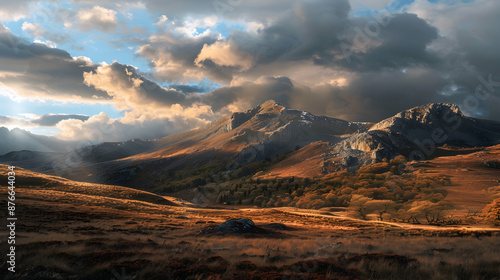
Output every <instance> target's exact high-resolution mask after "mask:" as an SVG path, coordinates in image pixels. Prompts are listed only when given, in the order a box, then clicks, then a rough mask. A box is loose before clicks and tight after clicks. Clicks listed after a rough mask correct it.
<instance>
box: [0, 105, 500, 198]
mask: <svg viewBox="0 0 500 280" xmlns="http://www.w3.org/2000/svg"><path fill="white" fill-rule="evenodd" d="M137 141H138V142H137V143H133V141H132V140H131V141H127V142H122V143H111V144H110V143H103V144H100V145H95V146H90V147H86V148H83V149H80V150H75V151H73V153H72V154H69V155H68V154H66V155H63V156H59V157H57V159H53V158H51V157H48V158H47V159H46V160H45V161H43V160H40V157H43V154H41V155H37V157H36V159H35V160H32V161H31V163H30V164H28V163H29V162H30V161H29V160H26V161H23V160H22V158H23V156H24V157H25V158H26V157H27V156H28V155H27V152H26V151H25V152H23V153H24V155H23V156H21V155H18V156H17V158H19V159H20V160H17V161H16V160H12V159H16V155H13V154H10V155H9V157H0V162H4V163H12V164H17V165H19V166H21V167H26V168H28V169H30V168H32V169H33V168H34V169H35V171H42V172H45V173H55V174H58V172H59V173H60V175H61V176H66V177H68V178H69V179H75V180H83V181H90V182H103V183H106V184H121V185H125V186H128V185H137V184H138V183H140V184H141V187H142V188H144V189H148V188H162V186H165V185H166V186H168V184H171V183H172V182H180V181H182V182H186V183H185V185H186V186H199V185H203V184H208V183H210V182H217V181H221V180H222V181H223V180H231V178H235V177H237V176H248V175H250V174H254V175H255V174H256V173H257V172H259V171H261V170H262V169H261V168H264V167H265V166H267V167H266V168H270V167H269V165H273V164H278V163H279V161H282V160H283V159H285V158H287V157H289V156H293V155H294V152H293V151H295V150H302V149H303V150H302V151H303V152H302V153H301V157H306V158H302V160H299V161H290V162H294V163H293V164H294V165H297V166H301V168H302V169H304V170H297V168H295V169H294V168H292V169H290V168H288V169H290V170H295V171H293V172H298V173H297V174H328V173H330V172H333V171H337V170H343V169H347V170H350V171H354V170H357V169H359V168H360V167H362V166H365V165H369V164H373V163H377V162H380V161H382V160H384V159H391V158H394V157H396V156H399V155H403V156H405V157H407V158H410V159H415V160H421V159H425V158H427V157H429V156H432V153H433V152H434V151H433V150H435V149H436V147H440V146H443V145H451V146H457V147H475V146H492V145H495V144H499V143H500V123H498V122H494V121H487V120H480V119H474V118H470V117H467V116H464V115H463V114H462V112H461V111H460V109H459V107H458V106H456V105H453V104H446V103H430V104H427V105H423V106H418V107H414V108H411V109H408V110H404V111H401V112H400V113H398V114H396V115H394V116H392V117H389V118H386V119H384V120H382V121H380V122H378V123H375V124H373V123H361V122H348V121H344V120H339V119H335V118H329V117H324V116H315V115H313V114H310V113H308V112H304V111H301V110H297V109H289V108H287V107H285V106H283V105H281V104H279V103H277V102H275V101H273V100H269V101H266V102H265V103H263V104H261V105H259V106H256V107H254V108H251V109H249V110H247V111H245V112H235V113H233V114H232V115H229V116H225V117H222V118H220V119H218V120H215V121H213V122H212V123H210V124H208V125H206V126H204V127H200V128H197V129H193V130H189V131H186V132H182V133H178V134H173V135H169V136H167V137H164V138H161V139H157V140H151V141H143V140H137ZM123 143H128V144H123ZM318 143H319V144H318ZM311 145H312V146H311ZM124 147H129V148H124ZM304 151H307V152H304ZM75 154H76V155H78V156H79V157H80V158H79V159H80V161H79V162H78V161H77V162H75V164H74V165H73V166H68V165H64V163H65V162H67V161H68V157H71V156H73V157H74V155H75ZM417 156H418V157H417ZM301 161H302V162H308V163H310V164H309V165H305V164H303V163H301ZM40 162H44V163H45V164H44V165H43V166H44V167H43V168H41V167H40V168H39V170H36V168H37V167H36V164H37V163H40ZM286 162H287V161H284V163H286ZM56 163H57V164H56ZM60 163H62V164H60ZM284 163H283V164H284ZM299 163H300V164H299ZM58 164H59V165H58ZM283 164H281V169H282V170H285V169H286V168H285V167H283V166H282V165H283ZM28 165H29V166H28ZM51 168H52V170H51ZM58 168H59V169H58ZM312 168H313V169H314V170H309V171H308V170H307V169H312ZM288 169H287V170H288ZM189 170H193V171H189ZM202 170H203V171H202ZM192 172H193V173H192ZM252 172H253V173H252ZM293 172H292V173H290V175H291V176H294V174H295V173H293ZM191 173H192V174H191ZM148 174H149V175H148ZM150 174H154V176H153V177H151V176H150ZM193 174H194V175H193ZM203 174H205V175H203ZM242 174H243V175H242ZM203 176H206V177H203ZM318 176H319V175H318ZM196 180H197V181H196ZM194 181H196V183H192V182H194ZM190 182H191V183H190ZM183 184H184V183H183Z"/></svg>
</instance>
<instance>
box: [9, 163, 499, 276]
mask: <svg viewBox="0 0 500 280" xmlns="http://www.w3.org/2000/svg"><path fill="white" fill-rule="evenodd" d="M0 168H1V169H2V170H7V166H0ZM16 173H17V174H16V176H17V178H16V179H17V187H16V206H17V208H16V213H17V217H18V222H17V225H18V227H17V229H16V231H17V232H16V234H17V236H16V238H17V242H16V246H17V249H16V260H17V265H16V273H9V275H7V276H8V277H6V278H3V279H499V278H500V268H499V267H500V255H498V253H497V248H498V247H499V246H500V230H499V229H498V228H494V227H491V226H489V225H482V224H476V225H474V226H471V225H454V226H432V225H423V224H421V225H418V224H409V223H395V222H391V221H376V220H368V221H364V220H359V219H355V218H352V217H351V216H349V215H348V214H347V212H345V211H344V210H345V209H342V208H339V209H335V208H331V209H328V208H323V209H320V210H303V209H298V208H292V207H278V208H266V209H262V208H255V207H249V206H241V207H238V208H236V207H234V208H233V206H225V208H219V209H215V208H199V207H195V206H194V205H192V204H190V203H187V202H185V201H181V200H179V199H174V198H170V197H161V196H158V195H154V194H150V193H147V192H143V191H137V190H133V189H128V188H123V187H116V186H105V185H96V184H89V183H78V182H73V181H69V180H66V179H61V178H58V177H51V176H47V175H42V174H38V173H34V172H31V171H26V170H22V169H17V171H16ZM5 179H6V178H5V176H3V177H1V180H2V182H4V181H6V180H5ZM1 191H2V193H6V192H7V187H6V186H4V187H2V190H1ZM1 203H2V205H1V207H2V209H6V202H5V200H2V202H1ZM231 218H236V219H251V220H252V221H253V222H254V223H255V227H251V228H250V230H249V231H242V232H239V231H234V232H231V231H229V232H226V233H223V232H218V231H217V230H214V227H215V226H216V225H219V224H221V223H223V222H224V221H227V220H229V219H231ZM1 233H2V240H5V239H4V238H5V237H6V235H7V231H6V227H4V226H2V228H1ZM1 246H2V247H1V248H2V249H1V251H2V252H6V251H7V244H6V242H2V245H1ZM6 266H7V265H6V263H5V262H3V261H2V270H3V271H6ZM2 274H4V273H3V272H2Z"/></svg>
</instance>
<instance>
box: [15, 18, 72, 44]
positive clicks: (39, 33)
mask: <svg viewBox="0 0 500 280" xmlns="http://www.w3.org/2000/svg"><path fill="white" fill-rule="evenodd" d="M22 30H24V31H27V32H29V33H30V35H31V36H33V37H34V38H35V39H42V38H43V39H46V40H48V41H49V42H53V43H56V44H64V43H67V42H69V41H70V40H71V37H70V36H69V35H67V34H61V33H56V32H51V31H48V30H47V29H45V28H43V27H42V26H41V25H40V24H39V23H29V22H24V23H23V25H22Z"/></svg>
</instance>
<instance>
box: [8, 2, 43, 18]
mask: <svg viewBox="0 0 500 280" xmlns="http://www.w3.org/2000/svg"><path fill="white" fill-rule="evenodd" d="M36 2H38V0H18V1H2V7H1V8H0V21H18V20H20V19H23V18H26V17H27V16H28V15H29V12H30V8H31V7H32V5H33V4H34V3H36Z"/></svg>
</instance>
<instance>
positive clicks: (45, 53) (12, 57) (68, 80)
mask: <svg viewBox="0 0 500 280" xmlns="http://www.w3.org/2000/svg"><path fill="white" fill-rule="evenodd" d="M96 67H97V66H96V65H94V64H93V63H92V61H91V60H90V59H88V58H85V57H76V58H74V57H72V56H71V55H70V54H69V53H68V52H66V51H63V50H61V49H57V48H53V47H50V46H48V45H46V44H42V43H30V42H28V41H27V40H25V39H22V38H20V37H17V36H15V35H13V34H12V33H11V32H10V30H9V29H7V28H5V27H4V26H3V25H1V24H0V82H1V83H2V85H3V86H5V87H8V88H9V89H10V91H12V92H13V93H14V94H15V96H16V97H17V98H27V99H40V100H44V99H52V100H60V101H75V102H76V101H79V102H81V101H85V102H90V103H92V102H107V101H109V100H110V97H109V96H108V95H107V94H106V93H104V92H102V91H98V90H95V89H93V88H90V87H88V86H86V85H85V84H84V83H83V73H84V72H88V71H92V70H95V69H96Z"/></svg>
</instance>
